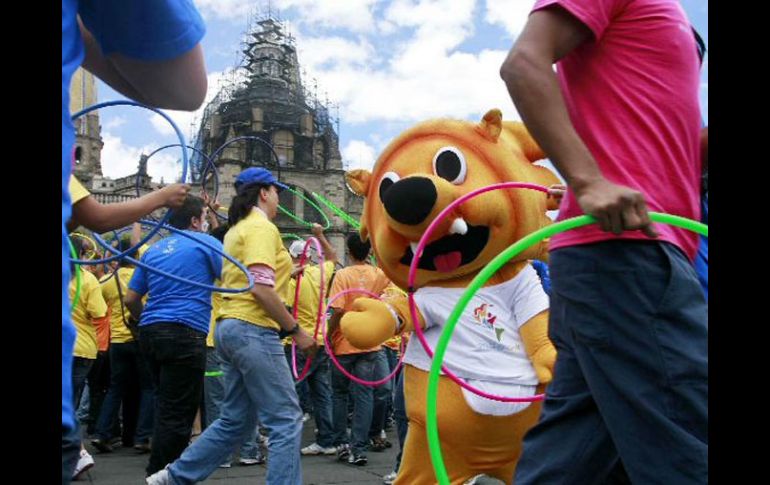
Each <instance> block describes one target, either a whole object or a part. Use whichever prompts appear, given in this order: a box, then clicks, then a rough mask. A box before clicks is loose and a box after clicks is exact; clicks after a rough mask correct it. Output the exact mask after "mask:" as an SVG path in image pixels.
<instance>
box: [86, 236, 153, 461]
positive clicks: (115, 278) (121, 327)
mask: <svg viewBox="0 0 770 485" xmlns="http://www.w3.org/2000/svg"><path fill="white" fill-rule="evenodd" d="M129 247H131V242H130V240H129V238H127V237H124V238H122V239H120V241H119V243H118V248H117V249H118V251H121V252H122V251H125V250H126V249H128V248H129ZM142 249H146V247H143V248H141V249H140V250H138V251H137V252H136V253H135V255H131V257H133V258H138V257H139V255H138V254H137V253H139V252H141V250H142ZM133 274H134V267H133V265H132V264H130V263H129V262H128V260H126V259H121V260H120V262H119V263H118V268H117V270H116V271H115V273H114V274H112V273H110V274H108V275H106V276H104V277H103V278H102V280H101V290H102V295H103V296H104V300H105V301H106V302H107V305H108V306H109V307H110V349H109V359H110V386H109V389H108V391H107V395H106V396H105V398H104V402H103V403H102V407H101V409H100V411H99V418H98V419H97V422H96V432H95V433H94V436H95V439H93V440H91V445H92V446H94V447H95V448H96V449H98V450H99V451H101V452H103V453H105V452H110V451H112V447H111V446H110V444H109V441H110V438H112V433H113V429H114V423H115V421H116V420H117V418H118V413H119V412H120V403H121V401H122V400H123V398H124V396H125V394H126V393H127V392H128V389H130V388H131V387H132V383H133V382H136V381H137V380H138V382H139V389H140V398H139V416H138V421H137V426H136V432H135V437H134V449H135V450H136V451H137V452H141V453H146V452H148V451H150V436H152V427H153V406H154V401H155V397H154V391H153V386H152V379H151V376H150V371H149V369H148V367H147V363H146V362H145V359H144V358H143V357H142V355H141V352H139V344H138V342H137V341H136V338H135V337H134V335H133V333H132V332H131V330H130V329H129V325H130V322H129V319H130V318H131V315H130V313H129V311H128V309H127V308H126V307H125V305H124V303H123V299H124V297H125V295H126V291H127V289H128V282H129V281H131V277H132V276H133Z"/></svg>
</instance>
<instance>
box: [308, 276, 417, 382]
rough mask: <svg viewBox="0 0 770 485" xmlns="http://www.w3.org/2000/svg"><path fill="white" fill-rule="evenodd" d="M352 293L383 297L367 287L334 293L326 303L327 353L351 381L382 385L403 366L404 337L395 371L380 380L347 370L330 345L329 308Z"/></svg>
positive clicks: (376, 297)
mask: <svg viewBox="0 0 770 485" xmlns="http://www.w3.org/2000/svg"><path fill="white" fill-rule="evenodd" d="M350 293H363V294H365V295H366V296H370V297H372V298H374V299H377V300H381V298H380V296H379V295H375V294H374V293H372V292H371V291H369V290H365V289H363V288H351V289H349V290H343V291H340V292H339V293H337V294H336V295H334V296H333V297H331V298H330V299H329V303H327V304H326V309H325V311H324V325H323V337H324V345H325V346H326V353H327V354H329V358H330V359H331V360H332V362H333V363H334V366H335V367H336V368H337V369H338V370H339V371H340V372H342V374H343V375H344V376H345V377H347V378H348V379H350V380H351V381H353V382H355V383H357V384H361V385H363V386H369V387H377V386H380V385H382V384H385V383H386V382H388V381H389V380H391V379H393V376H395V375H396V373H397V372H398V370H399V369H400V368H401V365H402V363H403V361H404V354H405V353H406V352H404V340H403V338H402V339H401V355H400V356H399V357H398V363H397V364H396V367H395V368H394V369H393V372H391V373H390V374H388V375H387V376H385V377H383V378H382V379H380V380H378V381H366V380H364V379H360V378H358V377H356V376H354V375H353V374H351V373H350V372H348V371H347V370H345V368H344V367H342V364H340V361H339V360H337V357H336V356H335V355H334V351H333V350H332V347H331V345H330V342H329V334H328V333H326V315H327V314H328V312H329V309H330V308H331V306H332V303H334V302H335V301H337V299H339V298H340V297H342V296H345V295H348V294H350Z"/></svg>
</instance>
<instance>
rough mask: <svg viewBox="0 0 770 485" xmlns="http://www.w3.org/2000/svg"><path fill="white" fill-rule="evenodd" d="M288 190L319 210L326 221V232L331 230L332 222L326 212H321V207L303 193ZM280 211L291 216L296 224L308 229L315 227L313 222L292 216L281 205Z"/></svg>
mask: <svg viewBox="0 0 770 485" xmlns="http://www.w3.org/2000/svg"><path fill="white" fill-rule="evenodd" d="M286 190H288V191H289V192H291V193H292V194H294V195H298V196H299V197H300V198H301V199H302V200H304V201H305V202H307V203H308V204H310V205H311V206H312V207H313V208H314V209H315V210H317V211H318V213H319V214H321V217H323V219H324V221H325V222H324V230H326V229H329V228H330V227H331V222H329V218H328V217H326V213H325V212H324V211H322V210H321V208H320V207H318V206H317V205H316V204H315V202H313V201H312V200H310V199H309V198H308V197H306V196H305V195H304V194H301V193H299V192H297V191H296V190H294V189H292V188H291V187H286ZM278 210H279V211H281V212H282V213H284V214H286V215H287V216H289V217H290V218H291V219H293V220H295V221H296V222H298V223H300V224H303V225H305V226H307V227H313V223H311V222H307V221H305V220H303V219H300V218H299V217H297V216H296V215H294V214H292V213H291V212H290V211H288V210H286V209H284V208H283V207H281V206H280V205H279V206H278Z"/></svg>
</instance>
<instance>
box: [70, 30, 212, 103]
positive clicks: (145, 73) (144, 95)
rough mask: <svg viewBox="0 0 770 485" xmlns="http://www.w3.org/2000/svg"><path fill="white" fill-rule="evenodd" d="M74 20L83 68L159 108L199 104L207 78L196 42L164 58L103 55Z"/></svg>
mask: <svg viewBox="0 0 770 485" xmlns="http://www.w3.org/2000/svg"><path fill="white" fill-rule="evenodd" d="M78 24H79V25H80V32H81V34H82V35H83V43H84V44H85V59H84V60H83V68H84V69H86V70H87V71H89V72H91V73H93V74H94V75H95V76H97V77H99V79H101V80H102V81H104V82H106V83H107V84H108V85H109V86H110V87H111V88H113V89H114V90H116V91H118V92H119V93H121V94H123V95H125V96H127V97H129V98H131V99H133V100H136V101H138V102H140V103H143V104H146V105H149V106H155V107H158V108H162V109H173V110H184V111H194V110H196V109H198V108H199V107H200V105H201V104H203V100H204V98H205V97H206V89H207V87H208V79H207V77H206V65H205V62H204V60H203V49H202V48H201V45H200V44H198V45H196V46H195V47H193V48H192V49H191V50H189V51H187V52H185V53H184V54H182V55H180V56H177V57H175V58H173V59H169V60H165V61H141V60H137V59H132V58H129V57H126V56H124V55H121V54H117V53H116V54H110V55H109V56H105V55H104V53H103V52H102V50H101V48H100V47H99V44H98V43H97V42H96V39H95V38H94V36H93V35H92V34H91V33H90V32H89V31H88V29H86V27H85V26H84V25H83V23H82V21H81V20H80V18H78Z"/></svg>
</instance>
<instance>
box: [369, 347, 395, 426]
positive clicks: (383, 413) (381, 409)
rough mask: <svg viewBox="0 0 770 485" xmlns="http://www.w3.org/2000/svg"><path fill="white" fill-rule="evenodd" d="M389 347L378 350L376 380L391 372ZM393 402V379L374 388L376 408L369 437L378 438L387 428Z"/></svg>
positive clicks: (373, 412) (373, 411)
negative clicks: (389, 409) (386, 423)
mask: <svg viewBox="0 0 770 485" xmlns="http://www.w3.org/2000/svg"><path fill="white" fill-rule="evenodd" d="M386 349H387V347H383V348H382V349H380V350H378V351H377V362H376V366H375V370H374V376H375V377H374V380H375V381H378V380H380V379H383V378H384V377H385V376H387V375H388V374H390V362H389V358H388V354H387V352H386ZM387 350H390V349H387ZM392 404H393V380H392V379H391V380H389V381H387V382H385V383H383V384H380V385H379V386H377V387H375V388H374V408H373V410H372V426H371V427H370V428H369V437H370V438H377V437H379V436H380V433H381V432H382V431H383V430H384V429H385V421H386V420H387V419H388V408H389V407H390V406H392Z"/></svg>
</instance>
